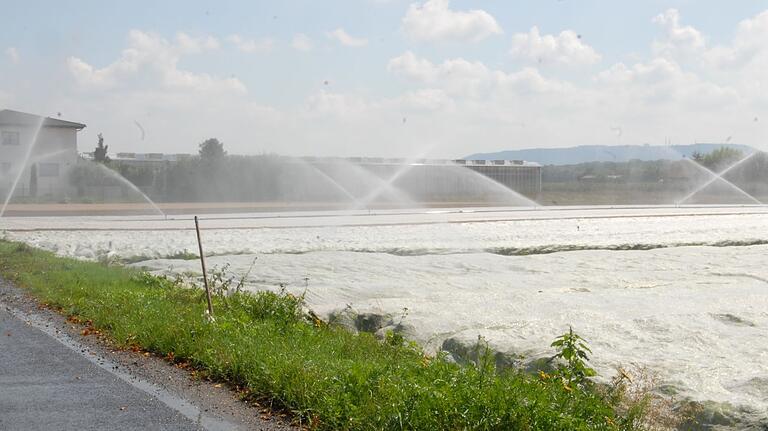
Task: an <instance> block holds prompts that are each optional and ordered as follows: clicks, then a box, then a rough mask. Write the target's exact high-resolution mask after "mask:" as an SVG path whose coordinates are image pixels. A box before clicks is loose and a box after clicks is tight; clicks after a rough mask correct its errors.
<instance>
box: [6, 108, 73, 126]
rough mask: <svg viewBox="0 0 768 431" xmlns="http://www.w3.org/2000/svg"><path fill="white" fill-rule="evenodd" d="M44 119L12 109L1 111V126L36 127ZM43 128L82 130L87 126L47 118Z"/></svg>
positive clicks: (44, 120)
mask: <svg viewBox="0 0 768 431" xmlns="http://www.w3.org/2000/svg"><path fill="white" fill-rule="evenodd" d="M41 118H43V117H41V116H39V115H34V114H27V113H26V112H19V111H13V110H10V109H3V110H0V125H6V126H36V125H37V124H38V123H39V121H40V119H41ZM43 126H45V127H64V128H71V129H78V130H79V129H82V128H84V127H85V124H80V123H75V122H72V121H64V120H59V119H56V118H51V117H45V118H44V119H43Z"/></svg>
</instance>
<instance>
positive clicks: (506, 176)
mask: <svg viewBox="0 0 768 431" xmlns="http://www.w3.org/2000/svg"><path fill="white" fill-rule="evenodd" d="M289 160H290V159H289ZM301 160H302V161H303V162H306V163H309V164H311V165H313V166H316V167H317V168H318V169H320V170H321V171H323V172H326V173H327V175H328V176H329V177H331V178H336V177H339V176H343V174H342V173H341V171H343V170H344V169H347V170H351V169H354V168H353V167H355V168H357V169H364V170H366V171H369V172H372V173H374V174H375V175H376V176H377V177H378V178H379V179H380V181H383V187H386V185H387V184H389V185H392V186H393V187H396V188H397V189H398V190H402V191H404V192H405V193H407V194H408V196H410V197H412V198H413V199H415V200H417V201H422V202H446V201H456V202H474V201H489V202H490V201H494V202H508V199H509V196H508V195H507V193H506V189H511V190H513V191H515V192H517V193H520V194H522V195H524V196H527V197H529V198H535V197H536V196H538V194H539V193H540V192H541V165H539V164H538V163H533V162H526V161H522V160H463V159H459V160H443V159H416V160H412V159H391V158H372V157H349V158H333V157H330V158H328V157H326V158H316V157H303V158H301ZM345 166H346V168H345ZM467 170H469V171H471V172H472V173H469V172H467ZM489 180H490V181H489ZM344 184H345V185H346V184H350V182H349V181H346V182H344ZM359 187H360V188H370V185H366V184H359ZM350 192H351V193H353V194H356V193H355V190H350Z"/></svg>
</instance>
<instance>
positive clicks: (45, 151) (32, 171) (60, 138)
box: [0, 109, 85, 198]
mask: <svg viewBox="0 0 768 431" xmlns="http://www.w3.org/2000/svg"><path fill="white" fill-rule="evenodd" d="M84 127H85V124H80V123H73V122H71V121H64V120H59V119H55V118H50V117H41V116H38V115H33V114H27V113H24V112H18V111H11V110H9V109H5V110H0V198H5V196H6V195H7V193H8V192H9V191H10V189H11V188H12V187H13V184H14V182H16V181H17V180H18V183H17V185H16V192H15V193H14V196H16V197H24V196H46V195H51V196H61V195H66V194H67V191H68V190H69V189H70V187H69V182H68V181H67V171H68V170H69V168H70V167H71V166H74V165H75V163H77V159H78V155H77V132H79V131H80V130H82V129H83V128H84Z"/></svg>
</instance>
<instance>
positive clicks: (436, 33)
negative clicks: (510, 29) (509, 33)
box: [402, 0, 502, 42]
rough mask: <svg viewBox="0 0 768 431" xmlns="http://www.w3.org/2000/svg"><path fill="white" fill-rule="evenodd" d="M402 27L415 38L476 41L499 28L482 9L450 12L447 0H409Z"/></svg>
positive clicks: (499, 32) (423, 39)
mask: <svg viewBox="0 0 768 431" xmlns="http://www.w3.org/2000/svg"><path fill="white" fill-rule="evenodd" d="M402 24H403V30H404V31H405V34H406V35H408V37H409V38H411V39H412V40H417V41H446V40H447V41H471V42H477V41H480V40H483V39H485V38H487V37H489V36H491V35H494V34H501V33H502V29H501V26H499V23H498V22H496V19H495V18H494V17H493V16H492V15H491V14H489V13H488V12H486V11H484V10H479V9H477V10H469V11H454V10H451V9H450V0H427V1H426V2H424V3H423V4H418V3H413V4H411V5H410V7H409V8H408V11H407V12H406V14H405V16H404V17H403V21H402Z"/></svg>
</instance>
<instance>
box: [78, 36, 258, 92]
mask: <svg viewBox="0 0 768 431" xmlns="http://www.w3.org/2000/svg"><path fill="white" fill-rule="evenodd" d="M216 48H218V42H215V39H213V38H199V39H195V38H191V37H189V36H187V35H185V34H183V33H180V34H179V35H177V38H176V42H175V43H171V42H169V41H168V40H166V39H164V38H162V37H160V36H158V35H156V34H153V33H146V32H143V31H139V30H131V31H130V33H129V35H128V46H127V47H126V48H125V49H124V50H123V52H122V54H121V55H120V58H118V59H117V60H115V61H114V62H113V63H111V64H109V65H107V66H105V67H103V68H96V67H94V66H92V65H91V64H89V63H87V62H85V61H84V60H82V59H80V58H78V57H69V58H68V59H67V66H68V68H69V72H70V73H71V74H72V76H73V77H74V78H75V80H76V81H77V82H78V83H79V84H80V85H81V86H83V87H85V88H95V89H107V88H114V87H117V86H121V85H123V86H129V85H139V86H143V87H149V88H154V87H160V88H165V89H187V90H193V91H223V92H236V93H245V92H246V88H245V85H243V83H242V82H240V81H239V80H238V79H236V78H217V77H213V76H211V75H209V74H206V73H195V72H191V71H186V70H181V69H179V68H178V62H179V60H180V59H181V57H182V56H183V55H187V54H191V53H199V52H202V51H203V50H209V49H216Z"/></svg>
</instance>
